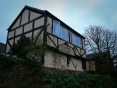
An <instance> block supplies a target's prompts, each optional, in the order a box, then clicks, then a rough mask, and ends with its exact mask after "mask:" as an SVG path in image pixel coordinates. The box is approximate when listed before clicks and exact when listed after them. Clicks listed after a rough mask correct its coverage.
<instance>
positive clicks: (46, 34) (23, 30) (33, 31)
mask: <svg viewBox="0 0 117 88" xmlns="http://www.w3.org/2000/svg"><path fill="white" fill-rule="evenodd" d="M48 24H49V25H48ZM37 34H39V35H40V38H41V39H42V40H43V42H44V43H47V45H48V46H50V47H51V48H54V49H57V50H59V51H60V52H64V53H66V54H69V55H73V56H81V57H84V58H85V57H86V53H85V44H84V41H85V38H84V37H83V36H82V35H80V34H79V33H77V32H76V31H75V30H73V29H72V28H70V27H69V26H68V25H66V24H65V23H64V22H62V21H61V20H59V19H58V18H57V17H55V16H54V15H52V14H51V13H50V12H48V11H46V10H39V9H36V8H32V7H29V6H25V7H24V8H23V10H22V11H21V12H20V14H19V15H18V16H17V18H16V19H15V20H14V22H13V23H12V24H11V26H10V27H9V28H8V37H7V47H6V52H9V50H10V48H11V45H13V43H17V40H19V38H20V37H21V36H22V35H25V36H27V37H30V39H34V37H35V36H36V35H37Z"/></svg>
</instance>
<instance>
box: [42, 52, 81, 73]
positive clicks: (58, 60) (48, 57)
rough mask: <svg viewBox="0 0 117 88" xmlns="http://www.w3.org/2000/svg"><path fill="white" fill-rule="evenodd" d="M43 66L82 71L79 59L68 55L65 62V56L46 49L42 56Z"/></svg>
mask: <svg viewBox="0 0 117 88" xmlns="http://www.w3.org/2000/svg"><path fill="white" fill-rule="evenodd" d="M44 66H45V67H50V68H57V69H60V70H76V71H83V69H82V62H81V60H77V58H73V57H70V60H69V64H67V56H66V55H64V54H60V53H57V52H52V51H47V52H46V53H45V56H44Z"/></svg>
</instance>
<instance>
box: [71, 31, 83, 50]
mask: <svg viewBox="0 0 117 88" xmlns="http://www.w3.org/2000/svg"><path fill="white" fill-rule="evenodd" d="M71 36H72V43H73V44H75V45H77V46H79V47H81V48H82V40H81V38H80V37H78V36H76V35H75V34H74V33H72V35H71Z"/></svg>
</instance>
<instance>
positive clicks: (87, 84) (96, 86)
mask: <svg viewBox="0 0 117 88" xmlns="http://www.w3.org/2000/svg"><path fill="white" fill-rule="evenodd" d="M40 68H41V67H40V64H39V62H37V61H34V60H31V59H23V58H13V57H10V56H4V55H0V88H100V87H101V88H116V87H117V85H116V84H117V79H116V78H113V77H112V76H110V75H98V74H89V73H83V74H80V75H70V74H68V73H67V72H65V71H63V72H62V73H60V74H50V73H47V72H43V71H42V70H41V69H40Z"/></svg>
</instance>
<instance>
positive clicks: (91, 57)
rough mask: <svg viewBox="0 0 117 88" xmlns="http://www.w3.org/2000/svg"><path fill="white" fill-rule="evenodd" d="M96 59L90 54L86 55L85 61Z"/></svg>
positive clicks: (95, 55)
mask: <svg viewBox="0 0 117 88" xmlns="http://www.w3.org/2000/svg"><path fill="white" fill-rule="evenodd" d="M96 58H97V54H94V53H91V54H87V55H86V60H95V59H96Z"/></svg>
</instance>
